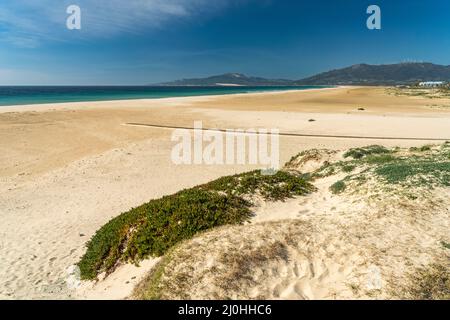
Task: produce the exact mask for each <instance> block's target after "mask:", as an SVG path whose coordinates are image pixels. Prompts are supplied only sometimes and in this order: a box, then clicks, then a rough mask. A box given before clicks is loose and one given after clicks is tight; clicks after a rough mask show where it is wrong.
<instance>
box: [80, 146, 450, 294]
mask: <svg viewBox="0 0 450 320" xmlns="http://www.w3.org/2000/svg"><path fill="white" fill-rule="evenodd" d="M449 186H450V142H446V143H444V144H441V145H426V146H423V147H419V148H410V149H404V148H403V149H402V148H389V149H388V148H385V147H383V146H374V145H373V146H368V147H363V148H354V149H350V150H348V151H345V152H339V151H332V150H319V149H313V150H308V151H303V152H301V153H299V154H298V155H296V156H294V157H292V159H291V160H290V161H289V162H288V163H287V164H286V165H285V167H284V168H283V169H282V170H281V171H278V172H277V173H276V174H274V175H264V174H262V173H261V172H260V171H252V172H247V173H243V174H239V175H234V176H227V177H222V178H220V179H217V180H214V181H212V182H209V183H206V184H204V185H200V186H197V187H194V188H191V189H188V190H183V191H180V192H178V193H176V194H174V195H171V196H167V197H163V198H161V199H156V200H152V201H150V202H148V203H146V204H144V205H142V206H140V207H138V208H134V209H132V210H130V211H129V212H126V213H123V214H121V215H119V216H118V217H116V218H114V219H112V220H111V221H110V222H109V223H107V224H106V225H105V226H103V227H102V228H101V229H100V230H98V231H97V233H96V234H95V235H94V237H93V238H92V239H91V240H90V241H89V242H88V244H87V251H86V254H85V255H84V256H83V258H82V259H81V261H80V263H79V267H80V269H81V275H82V278H83V279H95V278H96V277H97V276H98V275H99V274H100V273H103V272H106V274H108V273H110V272H113V271H114V269H115V268H116V266H118V265H120V264H122V263H126V262H135V263H138V262H139V261H140V260H142V259H145V258H147V257H160V256H163V258H162V259H161V260H160V261H159V263H158V264H157V265H156V267H154V268H153V269H152V271H151V272H150V273H149V274H148V276H147V277H145V279H144V280H143V281H141V283H140V284H139V286H138V287H137V288H136V290H135V293H134V296H133V297H134V298H137V299H211V298H213V299H241V298H244V299H249V298H250V299H253V298H258V299H272V298H280V297H281V298H282V297H287V298H296V299H297V298H326V297H329V295H327V294H328V293H326V292H328V291H327V290H331V291H330V292H332V293H329V294H333V296H336V294H338V295H337V296H338V297H341V298H349V299H352V298H374V297H376V298H406V299H447V298H448V296H449V287H448V284H449V282H448V268H447V267H448V266H447V265H446V263H445V257H446V255H448V243H449V239H448V237H447V236H446V233H447V232H446V229H445V227H444V226H443V223H442V222H443V221H446V219H448V207H449V197H448V187H449ZM299 196H302V197H301V199H302V200H298V199H297V197H299ZM289 198H291V200H289ZM299 199H300V198H299ZM261 201H262V202H263V205H262V207H263V208H266V206H267V204H268V203H270V202H272V203H276V202H277V201H291V203H292V207H290V208H292V209H290V210H298V209H295V208H297V207H296V206H295V202H296V201H297V202H298V201H301V202H302V203H304V209H305V210H302V211H305V212H310V213H308V214H307V215H306V216H304V217H303V218H302V219H292V218H289V219H291V220H286V218H283V215H282V214H281V215H280V217H279V218H277V219H276V220H275V221H273V220H270V221H268V222H260V223H251V224H250V225H248V224H245V225H243V224H244V222H252V219H253V216H254V214H255V210H256V208H257V207H258V206H259V205H261ZM308 203H309V204H308ZM267 208H269V209H267V210H277V209H276V208H278V207H277V206H276V205H275V206H273V207H271V206H269V207H267ZM270 208H272V209H270ZM274 208H275V209H274ZM280 208H281V207H280ZM302 211H300V215H301V212H302ZM447 235H448V233H447ZM206 256H207V257H208V259H205V257H206ZM418 261H421V262H420V263H418ZM302 265H304V267H302ZM371 265H377V266H379V268H380V270H381V271H380V272H382V274H383V277H385V279H386V280H385V285H384V286H383V289H370V290H368V289H364V288H363V285H364V284H365V283H366V282H367V278H365V277H366V276H365V273H367V270H368V269H367V268H369V270H370V266H371ZM377 268H378V267H377ZM340 270H344V271H342V272H341V271H340ZM346 272H347V273H346ZM355 275H357V276H355ZM349 279H350V280H349ZM398 283H401V284H402V285H401V286H400V285H398ZM324 288H326V290H325V289H324ZM333 292H334V293H333ZM336 292H338V293H336Z"/></svg>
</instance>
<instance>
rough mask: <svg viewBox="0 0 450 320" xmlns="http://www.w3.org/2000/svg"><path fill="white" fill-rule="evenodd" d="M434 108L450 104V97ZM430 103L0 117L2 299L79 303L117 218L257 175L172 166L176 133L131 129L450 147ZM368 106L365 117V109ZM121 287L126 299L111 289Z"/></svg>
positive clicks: (80, 106) (269, 98)
mask: <svg viewBox="0 0 450 320" xmlns="http://www.w3.org/2000/svg"><path fill="white" fill-rule="evenodd" d="M439 100H440V101H439V103H440V104H442V105H450V101H449V100H448V99H447V100H446V99H439ZM435 102H436V100H435V99H433V103H435ZM429 105H430V101H429V100H428V99H426V98H423V97H396V96H392V95H388V94H386V92H385V89H384V88H336V89H323V90H312V91H305V92H302V91H299V92H283V93H259V94H247V95H242V94H239V95H230V96H214V97H191V98H170V99H160V100H132V101H109V102H86V103H67V104H54V105H34V106H19V107H17V106H15V107H1V108H0V151H1V153H0V163H1V165H0V181H1V183H0V219H1V220H0V221H1V222H0V226H1V228H0V233H1V237H0V257H1V260H0V298H21V299H25V298H77V297H80V296H79V293H75V292H74V291H73V290H70V289H68V287H67V284H66V280H67V278H68V275H67V272H66V269H67V268H68V267H69V266H71V265H73V264H74V263H76V262H77V261H78V259H79V258H80V256H81V255H82V254H83V253H84V250H85V248H84V244H85V242H86V241H87V240H88V239H89V238H90V237H91V236H92V235H93V234H94V232H95V231H96V230H97V229H98V228H99V227H101V226H102V225H103V224H104V223H106V222H107V221H108V220H109V219H110V218H112V217H114V216H117V215H118V214H120V213H121V212H123V211H126V210H128V209H130V208H131V207H133V206H137V205H139V204H142V203H143V202H146V201H148V200H150V199H153V198H157V197H160V196H162V195H166V194H170V193H174V192H176V191H178V190H180V189H182V188H186V187H191V186H194V185H197V184H200V183H204V182H206V181H209V180H211V179H214V178H217V177H219V176H223V175H226V174H232V173H237V172H242V171H246V170H248V169H250V168H251V167H250V166H237V165H236V166H203V165H196V166H176V165H174V164H173V163H172V162H171V160H170V152H171V149H172V147H173V143H172V142H171V141H170V135H171V133H172V131H171V130H170V129H154V128H144V127H132V126H126V125H124V124H125V123H130V122H139V123H151V124H158V125H169V126H170V125H174V126H192V125H193V122H194V121H195V120H202V121H203V124H204V127H210V128H213V127H215V128H255V127H268V128H279V129H280V130H282V131H286V132H293V133H306V134H331V135H333V134H339V135H358V136H362V137H365V136H366V137H367V136H377V137H387V136H391V137H403V138H405V137H406V138H408V137H409V138H411V137H421V138H430V139H431V138H441V139H450V109H449V110H447V109H445V108H444V109H439V110H436V109H433V108H431V107H429ZM361 107H363V108H364V109H365V110H364V111H358V110H357V109H358V108H361ZM310 119H315V120H316V121H314V122H310V121H308V120H310ZM427 142H429V141H413V140H411V141H409V140H395V139H394V140H376V139H343V138H306V137H282V138H281V139H280V148H281V150H280V152H281V161H282V162H285V161H287V160H288V159H289V158H290V157H291V156H292V155H294V154H296V153H298V152H299V151H301V150H305V149H309V148H330V149H346V148H348V147H354V146H364V145H368V144H383V145H387V146H396V145H400V146H413V145H416V146H417V145H422V144H425V143H427ZM151 265H152V263H149V264H148V266H147V267H148V268H150V266H151ZM145 271H147V269H145V268H136V270H134V271H129V272H128V271H126V272H123V276H120V277H119V276H118V277H116V278H115V279H117V281H112V280H110V281H111V282H112V283H111V284H107V285H104V287H101V286H100V287H97V288H95V289H94V290H93V291H91V292H89V290H86V291H83V292H82V294H81V297H95V298H101V297H104V298H123V297H126V296H127V295H128V294H129V293H130V292H131V289H132V285H130V284H133V283H135V282H137V280H138V278H139V277H141V276H142V275H143V274H144V273H145ZM127 282H128V283H127ZM114 285H122V287H120V288H122V289H119V290H115V291H114V290H113V289H108V290H104V289H105V287H106V288H112V287H114ZM96 290H97V291H96ZM105 291H107V293H104V292H105ZM102 292H103V293H102Z"/></svg>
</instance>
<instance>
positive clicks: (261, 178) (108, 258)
mask: <svg viewBox="0 0 450 320" xmlns="http://www.w3.org/2000/svg"><path fill="white" fill-rule="evenodd" d="M313 190H315V188H314V186H313V185H312V184H310V183H309V182H308V181H306V180H305V178H304V177H302V176H297V175H294V174H290V173H287V172H282V171H279V172H277V173H276V174H275V175H268V176H266V175H262V174H261V173H260V171H252V172H248V173H244V174H240V175H235V176H230V177H223V178H220V179H218V180H215V181H213V182H210V183H208V184H205V185H201V186H198V187H194V188H191V189H187V190H183V191H180V192H178V193H176V194H174V195H171V196H166V197H163V198H161V199H156V200H152V201H150V202H148V203H146V204H143V205H141V206H139V207H137V208H133V209H131V210H130V211H128V212H126V213H123V214H121V215H119V216H118V217H116V218H114V219H112V220H111V221H110V222H108V223H107V224H106V225H104V226H103V227H102V228H100V229H99V230H98V231H97V232H96V234H95V235H94V236H93V237H92V239H91V240H90V241H89V242H88V243H87V251H86V253H85V255H84V256H83V257H82V258H81V260H80V262H79V263H78V266H79V267H80V271H81V278H82V279H95V278H96V277H97V275H98V274H99V273H101V272H107V273H109V272H111V271H113V270H114V268H115V266H116V265H117V264H118V263H119V262H127V261H133V262H138V261H139V260H142V259H143V258H146V257H148V256H156V257H158V256H161V255H163V254H165V253H166V252H167V251H168V250H169V249H170V248H171V247H173V246H174V245H175V244H176V243H178V242H180V241H182V240H185V239H189V238H192V237H193V236H194V235H195V234H197V233H199V232H202V231H205V230H208V229H211V228H214V227H217V226H221V225H226V224H240V223H243V222H245V221H247V220H249V218H250V217H251V211H250V207H251V206H252V203H251V202H249V201H248V200H246V199H244V196H246V195H254V194H261V195H262V196H263V197H264V198H265V199H270V200H284V199H285V198H288V197H292V196H295V195H304V194H307V193H309V192H312V191H313Z"/></svg>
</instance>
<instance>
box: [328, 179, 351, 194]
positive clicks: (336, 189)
mask: <svg viewBox="0 0 450 320" xmlns="http://www.w3.org/2000/svg"><path fill="white" fill-rule="evenodd" d="M346 187H347V186H346V185H345V182H344V181H342V180H340V181H338V182H336V183H334V184H332V185H331V187H330V190H331V192H332V193H333V194H339V193H342V192H344V190H345V189H346Z"/></svg>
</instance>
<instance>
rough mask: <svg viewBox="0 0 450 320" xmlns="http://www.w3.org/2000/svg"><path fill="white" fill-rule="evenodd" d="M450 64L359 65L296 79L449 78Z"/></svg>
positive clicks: (389, 81)
mask: <svg viewBox="0 0 450 320" xmlns="http://www.w3.org/2000/svg"><path fill="white" fill-rule="evenodd" d="M449 80H450V66H442V65H436V64H432V63H398V64H389V65H368V64H356V65H353V66H350V67H347V68H343V69H337V70H332V71H328V72H324V73H320V74H318V75H315V76H312V77H309V78H306V79H302V80H298V81H295V82H294V83H295V84H296V85H352V84H358V85H359V84H366V85H397V84H411V83H415V82H419V81H449Z"/></svg>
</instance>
